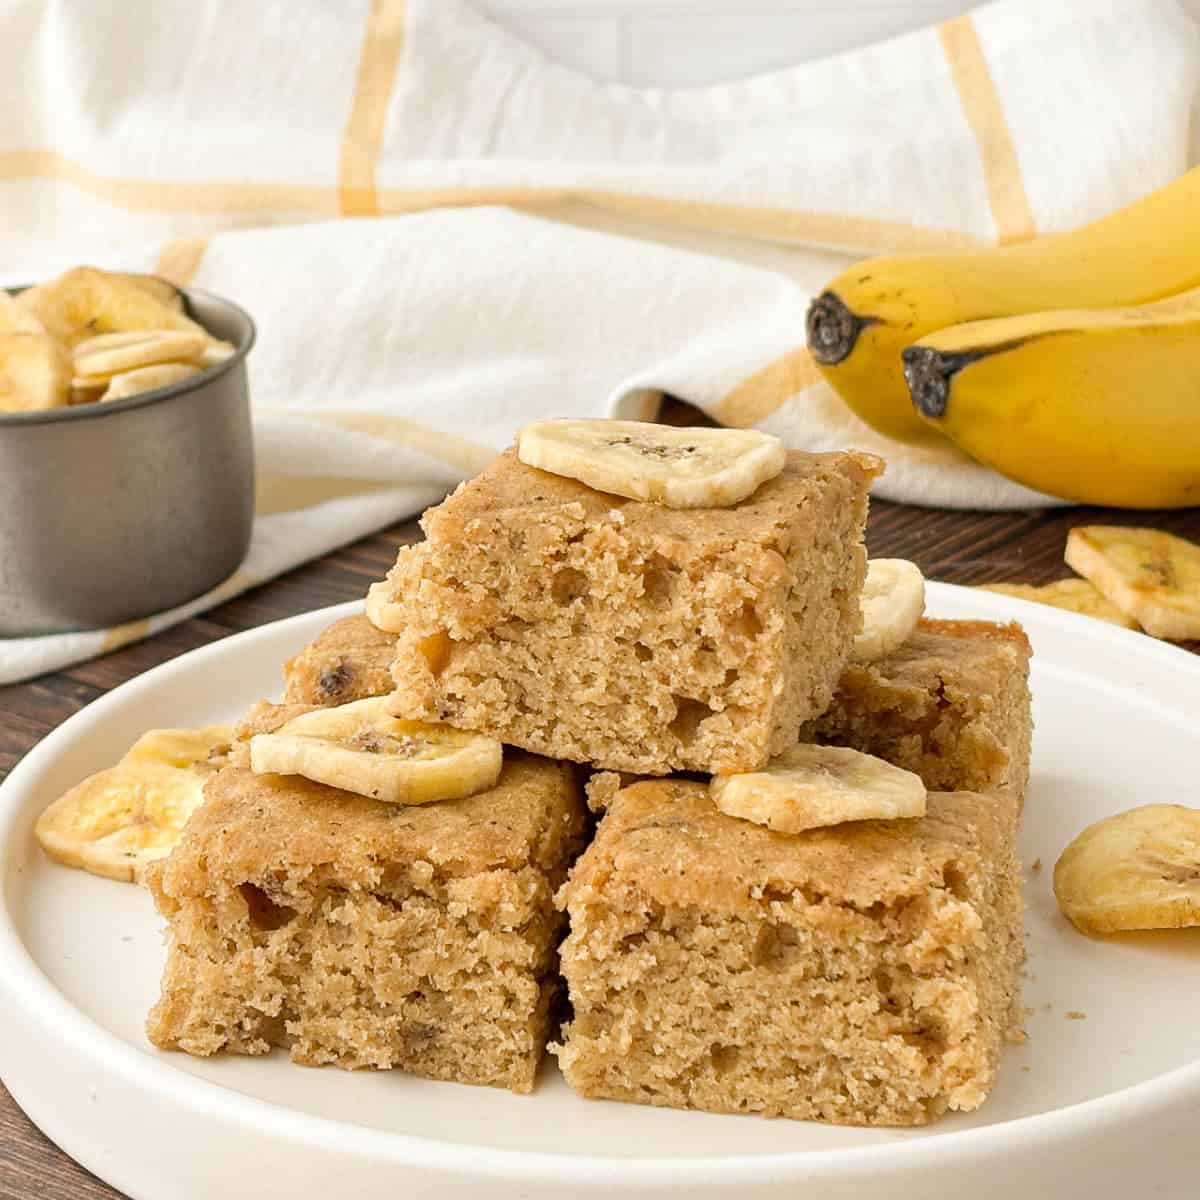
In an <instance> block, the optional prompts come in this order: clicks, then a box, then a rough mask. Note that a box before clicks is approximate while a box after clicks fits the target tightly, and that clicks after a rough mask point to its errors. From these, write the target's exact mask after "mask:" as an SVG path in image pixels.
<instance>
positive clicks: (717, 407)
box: [708, 346, 821, 429]
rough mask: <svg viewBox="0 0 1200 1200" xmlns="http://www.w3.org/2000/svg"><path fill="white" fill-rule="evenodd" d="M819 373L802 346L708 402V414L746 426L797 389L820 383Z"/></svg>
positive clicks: (763, 415)
mask: <svg viewBox="0 0 1200 1200" xmlns="http://www.w3.org/2000/svg"><path fill="white" fill-rule="evenodd" d="M820 380H821V373H820V371H818V370H817V366H816V364H815V363H814V362H813V360H812V355H810V354H809V352H808V350H807V349H806V348H805V347H804V346H797V347H796V349H795V350H789V351H788V353H787V354H785V355H783V356H782V357H781V358H777V359H776V360H775V361H774V362H773V363H768V364H767V365H766V366H765V367H762V368H761V369H760V370H758V371H755V372H754V374H753V375H751V376H750V377H749V378H748V379H744V380H743V381H742V382H741V383H739V384H738V386H737V387H735V388H734V389H733V391H732V392H730V393H729V395H727V396H726V397H724V399H722V400H718V401H717V403H716V404H714V405H711V406H709V409H708V415H709V416H710V417H712V419H713V420H714V421H719V422H720V423H721V424H722V425H732V426H733V427H735V428H737V429H749V428H750V427H751V426H753V425H757V424H758V423H759V422H760V421H763V420H765V419H766V418H767V417H769V416H770V415H771V414H772V413H773V412H774V411H775V410H776V409H777V408H779V407H780V405H782V404H785V403H786V402H787V401H788V400H790V399H791V398H792V397H793V396H794V395H796V393H797V392H802V391H803V390H804V389H805V388H806V387H811V386H812V385H813V384H814V383H819V382H820Z"/></svg>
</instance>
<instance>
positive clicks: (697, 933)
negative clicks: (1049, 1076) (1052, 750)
mask: <svg viewBox="0 0 1200 1200" xmlns="http://www.w3.org/2000/svg"><path fill="white" fill-rule="evenodd" d="M1016 826H1017V803H1016V799H1015V797H1014V796H1013V795H1012V794H1011V793H998V794H994V795H978V794H974V793H965V792H960V793H934V794H932V795H931V796H930V797H929V812H928V815H927V816H926V817H924V818H921V819H919V820H913V821H893V822H877V821H865V822H858V823H853V824H847V825H842V826H838V827H834V828H830V829H821V830H813V831H810V832H808V833H804V834H800V835H795V836H786V835H781V834H776V833H773V832H771V831H769V830H767V829H764V828H762V827H760V826H757V825H753V824H750V823H748V822H745V821H739V820H737V819H736V818H732V817H727V816H724V815H723V814H721V813H720V812H718V811H717V809H716V808H715V807H714V806H713V804H712V802H711V801H710V799H709V797H708V795H707V792H706V790H705V788H704V786H703V785H702V784H699V783H691V782H684V781H673V780H671V781H663V780H654V781H650V782H643V783H638V784H634V785H633V786H631V787H628V788H626V789H624V790H622V791H620V792H618V793H617V794H616V795H615V796H614V797H613V798H612V799H611V800H610V802H609V808H608V813H607V815H606V816H605V817H604V819H603V821H602V822H601V825H600V828H599V831H598V833H597V836H596V839H595V841H594V842H593V843H592V845H591V846H590V847H589V849H588V850H587V851H586V852H585V854H584V855H583V857H582V858H581V859H580V860H579V862H578V864H577V865H576V867H575V869H574V871H573V872H572V874H571V878H570V880H569V882H568V883H567V884H566V885H565V886H564V888H563V889H562V891H561V892H560V894H559V903H560V904H561V905H563V906H564V907H565V908H566V909H567V911H568V912H569V914H570V923H571V932H570V934H569V936H568V937H567V939H566V941H565V942H564V944H563V947H562V970H563V974H564V975H565V977H566V979H567V983H568V986H569V990H570V998H571V1003H572V1006H573V1012H574V1016H573V1018H572V1020H571V1022H570V1024H569V1025H568V1026H567V1027H566V1028H565V1030H564V1034H563V1039H562V1044H561V1045H560V1046H558V1047H557V1048H556V1053H557V1055H558V1060H559V1064H560V1066H561V1068H562V1070H563V1072H564V1074H565V1076H566V1078H567V1080H568V1082H569V1083H570V1084H571V1086H572V1087H573V1088H575V1089H576V1091H578V1092H580V1093H581V1094H582V1095H584V1096H590V1097H602V1098H608V1099H616V1100H626V1101H633V1102H637V1103H644V1104H656V1105H666V1106H670V1107H676V1108H698V1109H705V1110H708V1111H711V1112H741V1113H750V1112H753V1113H761V1114H764V1115H768V1116H787V1117H793V1118H800V1119H811V1120H818V1121H827V1122H833V1123H837V1124H851V1125H892V1126H903V1125H921V1124H924V1123H926V1122H928V1121H931V1120H933V1119H934V1118H936V1117H938V1116H939V1115H941V1114H942V1113H944V1112H946V1111H948V1110H952V1109H953V1110H970V1109H974V1108H977V1107H979V1105H980V1104H982V1103H983V1101H984V1099H985V1098H986V1096H987V1094H988V1092H989V1091H990V1089H991V1087H992V1085H993V1083H994V1081H995V1077H996V1071H997V1065H998V1062H999V1057H1000V1050H1001V1046H1002V1044H1003V1042H1004V1040H1005V1038H1006V1036H1007V1035H1008V1034H1009V1033H1010V1031H1012V1030H1014V1029H1016V1028H1018V1027H1019V1024H1020V1020H1019V1016H1020V1009H1019V1002H1018V969H1019V967H1020V964H1021V962H1022V959H1023V942H1022V935H1021V900H1020V888H1019V877H1018V869H1017V864H1016V860H1015V858H1014V853H1013V843H1014V840H1015V834H1016Z"/></svg>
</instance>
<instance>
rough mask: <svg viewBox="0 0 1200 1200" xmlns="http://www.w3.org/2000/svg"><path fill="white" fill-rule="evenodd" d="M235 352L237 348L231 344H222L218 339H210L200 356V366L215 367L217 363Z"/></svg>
mask: <svg viewBox="0 0 1200 1200" xmlns="http://www.w3.org/2000/svg"><path fill="white" fill-rule="evenodd" d="M236 350H237V347H236V346H235V345H233V343H232V342H223V341H221V339H220V338H215V337H210V338H209V339H208V342H207V343H206V344H205V347H204V351H203V353H202V354H201V355H200V359H199V362H200V365H201V366H202V367H204V368H208V367H215V366H216V365H217V363H222V362H224V361H225V360H226V359H227V358H228V357H229V356H230V355H231V354H233V353H235V352H236Z"/></svg>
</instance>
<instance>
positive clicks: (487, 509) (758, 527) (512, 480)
mask: <svg viewBox="0 0 1200 1200" xmlns="http://www.w3.org/2000/svg"><path fill="white" fill-rule="evenodd" d="M882 470H883V463H882V461H881V460H880V459H877V458H875V457H874V456H872V455H869V454H858V453H847V452H842V451H837V452H833V453H829V454H807V453H805V452H803V451H799V450H793V451H790V452H789V454H788V458H787V463H786V465H785V466H784V468H783V470H782V472H780V474H779V475H777V476H776V477H775V478H774V479H770V480H768V481H767V482H766V483H764V484H763V485H762V486H761V487H760V488H759V489H758V490H757V491H756V492H755V493H754V494H753V495H752V496H750V497H748V498H747V499H745V500H743V501H741V502H740V503H739V504H735V505H732V506H731V507H729V508H705V509H686V510H684V509H673V508H667V507H665V506H664V505H661V504H654V503H651V502H649V501H641V500H628V499H626V498H625V497H623V496H611V495H609V494H608V493H607V492H597V491H595V490H593V489H592V488H590V487H588V486H587V484H584V483H580V482H579V481H578V480H575V479H567V478H564V477H563V476H561V475H552V474H550V473H549V472H547V471H539V470H538V469H537V468H536V467H528V466H526V465H525V464H524V463H523V462H521V460H520V459H519V458H517V453H516V450H515V449H512V448H510V449H508V450H506V451H505V452H504V453H503V454H502V455H500V456H499V457H498V458H497V459H496V460H495V462H494V463H493V464H492V465H491V466H490V467H489V468H488V469H487V470H486V471H485V472H484V473H483V474H482V475H478V476H476V477H475V478H474V479H472V480H469V481H468V482H466V483H464V484H460V485H459V487H458V488H457V490H456V491H455V492H454V493H453V494H452V495H451V496H450V497H449V498H448V499H447V500H445V501H444V502H443V503H441V504H439V505H437V507H435V508H431V509H429V510H428V511H427V512H426V513H425V515H424V516H423V517H422V518H421V528H422V529H424V530H425V533H426V535H427V536H428V537H429V538H431V539H433V540H437V541H443V542H455V541H459V540H461V539H463V538H465V537H469V536H471V535H472V534H473V533H474V532H475V530H476V529H477V528H478V527H479V525H480V523H482V524H483V525H484V526H488V527H494V526H496V525H500V526H504V527H506V528H512V527H519V526H521V525H522V524H525V523H526V520H527V515H528V514H533V515H535V517H536V518H537V519H540V516H541V514H543V513H545V512H546V511H548V510H551V509H554V508H567V507H572V506H580V511H579V512H578V519H579V520H580V521H581V522H582V523H585V524H594V523H605V522H609V521H611V520H612V514H613V513H614V512H616V513H619V514H620V524H621V527H622V529H623V530H625V531H626V532H627V533H628V534H629V535H630V536H631V537H645V538H653V539H655V540H662V541H678V542H683V543H687V542H703V543H705V544H709V545H712V544H714V543H725V544H733V543H737V544H739V545H755V546H761V547H764V548H766V549H770V550H774V551H775V552H776V553H779V554H783V555H784V556H785V557H786V555H787V553H788V550H789V548H790V543H791V541H792V539H793V538H794V536H795V533H796V530H797V511H798V510H803V509H805V507H806V502H807V501H808V500H810V499H812V498H815V497H816V496H818V495H819V494H820V492H821V490H822V489H823V488H824V487H825V486H827V485H828V484H829V483H831V482H832V481H834V480H835V479H838V478H842V477H846V476H848V477H849V478H850V479H851V480H852V481H853V482H854V484H855V485H856V487H858V488H860V489H862V490H866V489H867V488H869V487H870V485H871V481H872V480H873V479H874V478H875V477H876V476H877V475H879V474H880V473H881V472H882ZM820 515H821V512H820V509H819V508H815V507H814V508H812V509H810V517H809V519H810V520H817V519H819V518H820Z"/></svg>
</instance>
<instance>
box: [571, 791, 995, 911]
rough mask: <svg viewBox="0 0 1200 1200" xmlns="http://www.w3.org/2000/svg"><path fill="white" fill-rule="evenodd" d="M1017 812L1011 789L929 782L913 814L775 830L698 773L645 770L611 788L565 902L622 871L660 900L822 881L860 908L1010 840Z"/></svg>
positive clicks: (741, 901)
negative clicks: (720, 801)
mask: <svg viewBox="0 0 1200 1200" xmlns="http://www.w3.org/2000/svg"><path fill="white" fill-rule="evenodd" d="M1016 821H1017V809H1016V802H1015V800H1014V799H1013V798H1012V797H1009V796H1004V795H997V796H979V795H977V794H975V793H973V792H934V793H932V794H931V795H930V796H929V800H928V812H927V815H926V816H925V817H922V818H919V819H916V820H904V821H854V822H848V823H846V824H843V825H836V826H832V827H829V828H825V829H812V830H809V831H807V832H806V833H802V834H782V833H774V832H772V831H771V830H769V829H766V828H764V827H763V826H761V825H756V824H754V823H752V822H750V821H742V820H739V819H737V818H736V817H729V816H726V815H725V814H724V813H722V812H720V811H719V810H718V809H717V807H716V805H714V804H713V802H712V799H711V798H710V796H709V794H708V788H707V786H706V785H705V784H702V783H694V782H691V781H688V780H672V779H655V780H647V781H645V782H642V783H635V784H633V785H632V786H630V787H627V788H625V789H623V790H622V791H620V792H618V793H617V794H616V795H615V796H613V797H612V798H611V799H610V800H609V802H608V811H607V814H606V816H605V818H604V820H603V821H602V822H601V824H600V829H599V831H598V832H597V835H596V838H595V840H594V841H593V842H592V844H591V846H590V847H589V848H588V850H587V852H586V853H585V854H584V855H583V857H582V858H581V859H580V861H579V863H578V865H577V866H576V868H575V870H574V871H573V872H572V874H571V879H570V882H569V883H568V884H567V887H566V889H565V902H566V903H568V904H569V903H570V902H571V901H572V900H573V899H575V898H577V897H579V896H580V895H582V894H583V893H584V892H585V891H588V890H600V891H602V890H603V889H604V888H605V887H606V886H607V885H608V883H609V882H610V880H611V879H612V877H613V876H616V875H623V876H626V877H629V878H634V879H636V880H637V881H638V886H639V887H640V888H641V889H642V890H643V891H645V893H646V894H647V895H648V896H650V897H651V898H652V899H654V900H655V901H656V902H657V903H660V904H670V905H686V904H697V905H703V906H704V907H705V908H706V909H709V910H710V911H717V912H733V911H739V910H751V911H753V910H757V909H758V908H760V906H761V902H762V896H763V895H764V894H765V893H771V894H774V895H776V896H777V898H779V899H783V900H786V899H787V897H788V896H789V895H790V894H792V893H800V894H812V893H819V894H820V895H822V896H824V897H827V898H828V899H829V900H830V901H831V902H834V903H846V904H852V905H854V906H856V907H860V908H869V907H870V906H871V905H872V904H876V903H885V904H893V903H895V902H896V901H897V900H899V899H903V898H905V897H913V896H918V895H922V894H924V893H925V892H926V891H927V890H928V889H929V888H931V887H935V888H936V887H941V886H943V885H944V875H945V871H946V868H947V866H948V865H950V864H953V863H955V862H957V861H958V860H960V859H961V858H962V856H963V854H964V853H965V852H970V853H973V854H978V855H982V856H986V855H988V854H989V853H992V852H993V851H995V850H997V849H998V848H1000V847H1001V846H1002V845H1004V844H1006V843H1007V842H1011V839H1012V836H1013V832H1014V830H1015V827H1016ZM756 893H757V894H756Z"/></svg>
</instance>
